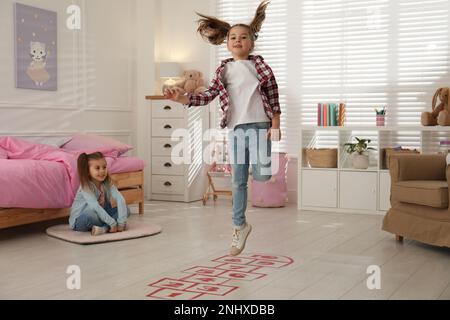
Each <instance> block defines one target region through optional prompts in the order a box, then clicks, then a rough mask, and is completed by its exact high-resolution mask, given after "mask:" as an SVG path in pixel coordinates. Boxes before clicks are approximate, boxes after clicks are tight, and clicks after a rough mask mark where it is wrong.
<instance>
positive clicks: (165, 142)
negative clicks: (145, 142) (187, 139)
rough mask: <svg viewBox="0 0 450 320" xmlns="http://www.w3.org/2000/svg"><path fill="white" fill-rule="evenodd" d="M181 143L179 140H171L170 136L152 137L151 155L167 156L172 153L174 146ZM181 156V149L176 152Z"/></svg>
mask: <svg viewBox="0 0 450 320" xmlns="http://www.w3.org/2000/svg"><path fill="white" fill-rule="evenodd" d="M179 143H181V140H177V141H172V139H170V138H153V139H152V155H154V156H169V157H170V155H171V154H172V150H174V148H175V146H177V145H178V144H179ZM177 156H180V157H182V156H183V151H182V149H181V152H180V153H179V154H177Z"/></svg>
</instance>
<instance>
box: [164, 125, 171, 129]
mask: <svg viewBox="0 0 450 320" xmlns="http://www.w3.org/2000/svg"><path fill="white" fill-rule="evenodd" d="M164 129H172V126H171V125H170V124H166V125H165V126H164Z"/></svg>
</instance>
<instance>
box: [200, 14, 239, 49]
mask: <svg viewBox="0 0 450 320" xmlns="http://www.w3.org/2000/svg"><path fill="white" fill-rule="evenodd" d="M197 14H198V15H199V16H200V17H201V19H199V20H198V28H197V32H198V33H200V35H201V36H202V37H203V39H205V40H206V41H208V42H209V43H211V44H214V45H221V44H222V43H223V42H224V41H225V39H226V37H227V35H228V31H230V29H231V26H230V24H229V23H227V22H225V21H222V20H219V19H217V18H215V17H210V16H205V15H203V14H201V13H198V12H197Z"/></svg>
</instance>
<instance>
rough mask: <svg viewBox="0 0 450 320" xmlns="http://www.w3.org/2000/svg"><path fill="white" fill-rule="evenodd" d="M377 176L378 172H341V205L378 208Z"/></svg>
mask: <svg viewBox="0 0 450 320" xmlns="http://www.w3.org/2000/svg"><path fill="white" fill-rule="evenodd" d="M377 176H378V174H377V173H376V172H360V171H343V172H341V173H340V177H339V193H340V195H339V204H340V207H341V208H344V209H363V210H377Z"/></svg>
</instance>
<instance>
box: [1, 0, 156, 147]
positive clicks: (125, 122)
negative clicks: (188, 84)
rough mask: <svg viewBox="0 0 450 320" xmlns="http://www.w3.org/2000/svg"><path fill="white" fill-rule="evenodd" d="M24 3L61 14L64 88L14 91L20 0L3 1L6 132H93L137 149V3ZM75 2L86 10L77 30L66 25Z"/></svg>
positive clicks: (60, 76)
mask: <svg viewBox="0 0 450 320" xmlns="http://www.w3.org/2000/svg"><path fill="white" fill-rule="evenodd" d="M20 2H21V3H23V4H27V5H31V6H36V7H39V8H42V9H47V10H51V11H56V12H57V15H58V90H57V91H37V90H27V89H17V88H15V80H14V79H15V78H14V41H15V39H14V18H13V4H14V1H13V0H2V1H0V39H2V41H1V42H0V74H1V75H2V76H1V77H0V135H16V136H23V137H33V138H35V137H38V136H57V135H67V134H71V133H74V132H91V133H98V134H102V135H107V136H111V137H113V138H116V139H118V140H121V141H124V142H127V143H130V144H134V143H135V141H136V135H135V119H136V116H135V109H136V101H135V95H136V87H135V83H136V79H135V78H136V68H137V66H136V59H135V52H136V51H135V50H136V48H135V46H136V39H135V37H134V36H133V35H134V34H136V32H135V30H136V28H137V25H136V19H135V17H136V9H137V8H136V6H137V0H89V1H87V0H76V1H72V0H22V1H20ZM146 2H149V3H153V1H146ZM71 4H77V5H79V6H80V7H81V8H82V13H81V21H82V26H81V30H78V31H73V30H69V29H68V28H67V27H66V19H67V17H68V14H67V13H66V8H67V7H68V6H69V5H71ZM147 32H148V33H149V34H150V37H149V41H152V35H153V30H151V29H147ZM149 59H150V60H152V59H151V57H150V58H149Z"/></svg>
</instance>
